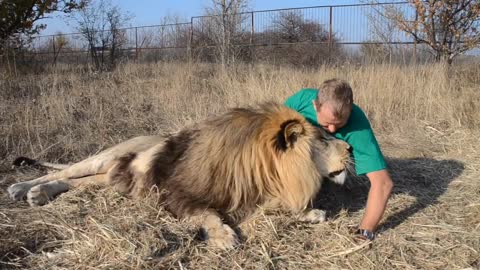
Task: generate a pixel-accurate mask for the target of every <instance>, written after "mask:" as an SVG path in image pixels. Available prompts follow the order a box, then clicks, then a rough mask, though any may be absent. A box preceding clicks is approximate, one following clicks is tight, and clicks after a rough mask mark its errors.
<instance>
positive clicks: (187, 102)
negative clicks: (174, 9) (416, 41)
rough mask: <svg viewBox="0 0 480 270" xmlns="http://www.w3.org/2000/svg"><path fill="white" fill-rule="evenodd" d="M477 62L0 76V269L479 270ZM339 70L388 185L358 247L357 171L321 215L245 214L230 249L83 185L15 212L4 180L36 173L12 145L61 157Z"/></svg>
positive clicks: (20, 205) (360, 199) (146, 206)
mask: <svg viewBox="0 0 480 270" xmlns="http://www.w3.org/2000/svg"><path fill="white" fill-rule="evenodd" d="M479 74H480V67H478V66H468V67H456V68H453V69H452V70H449V71H447V70H446V69H445V68H444V67H442V66H440V65H439V66H428V67H427V66H425V67H416V68H413V67H395V66H366V67H353V66H345V67H337V68H327V67H325V68H320V69H317V70H299V69H291V68H280V67H272V66H260V65H259V66H255V67H249V66H242V67H237V68H236V69H234V70H229V71H227V72H225V71H219V70H217V69H215V68H214V67H212V66H206V65H193V66H190V65H186V64H158V65H133V64H130V65H126V66H123V67H120V68H118V69H117V70H116V71H115V72H112V73H103V74H95V73H91V72H86V71H84V70H81V69H78V70H71V69H68V68H66V67H57V69H55V70H47V71H46V72H45V73H43V74H41V75H24V76H17V77H14V76H12V75H6V74H4V73H2V74H1V75H0V140H1V142H0V157H1V159H0V268H2V269H3V268H5V269H9V268H19V269H170V268H173V269H478V268H479V267H480V259H479V258H480V182H479V178H480V151H479V150H478V149H477V147H478V145H479V139H478V138H479V137H480V76H479ZM332 77H339V78H343V79H346V80H348V81H350V82H351V84H352V86H353V87H354V95H355V101H356V103H358V104H359V105H360V106H361V107H363V109H364V110H365V111H366V113H367V115H368V117H369V118H370V120H371V121H372V125H373V126H374V130H375V132H376V135H377V137H378V140H379V142H380V145H381V147H382V149H383V151H384V154H385V156H386V157H387V160H388V164H389V167H390V171H391V174H392V176H393V179H394V182H395V189H394V193H393V195H392V197H391V199H390V201H389V207H388V210H387V212H386V214H385V218H384V220H383V222H382V223H381V226H380V235H379V236H378V238H377V239H376V240H375V241H374V243H373V245H372V246H371V248H368V247H358V246H357V245H356V244H355V243H354V242H352V241H351V239H350V235H349V228H350V226H355V225H357V224H358V223H359V221H360V218H361V217H362V214H363V207H364V205H365V199H366V196H367V192H368V181H366V180H365V179H362V178H352V179H349V181H348V182H347V185H346V186H344V187H338V186H335V185H333V184H327V185H325V186H324V189H323V190H322V192H321V194H320V195H319V198H318V201H317V203H316V204H317V205H318V206H319V207H321V208H323V209H326V210H327V212H328V221H327V222H325V223H322V224H317V225H306V224H302V223H298V222H296V221H295V220H293V219H292V218H290V217H289V216H288V215H283V214H282V213H263V212H261V211H260V212H259V213H258V214H257V215H256V216H255V217H254V218H252V219H251V220H250V221H249V222H247V223H245V224H243V225H242V226H241V228H240V229H241V231H242V233H243V241H242V245H241V246H240V247H239V248H237V249H235V250H232V251H229V252H220V251H217V250H212V249H210V248H209V247H207V246H206V245H205V243H204V242H203V241H201V239H200V237H199V235H198V233H197V230H196V228H193V227H192V226H189V224H185V223H182V222H180V221H177V220H175V219H173V218H172V217H171V216H170V215H169V214H168V213H166V212H164V211H162V210H161V209H159V208H158V207H157V205H156V201H155V198H154V197H152V198H146V199H144V200H141V201H133V200H130V199H128V198H124V197H122V196H121V195H119V194H115V193H114V192H112V191H110V190H108V189H102V188H99V187H95V186H88V187H85V188H82V189H80V190H76V191H72V192H68V193H65V194H62V195H60V196H59V197H58V198H57V200H55V201H54V202H52V203H50V204H48V205H46V206H43V207H36V208H30V207H28V205H27V204H26V203H25V202H13V201H11V200H10V199H9V198H8V196H7V194H6V188H7V187H8V186H9V185H10V184H12V183H15V182H18V181H23V180H27V179H31V178H33V177H35V176H38V175H41V174H43V173H45V172H44V171H42V170H41V169H38V168H22V169H16V170H13V169H11V167H10V164H11V162H12V160H13V159H14V158H15V157H16V156H18V155H26V156H30V157H34V158H40V159H43V160H48V161H55V162H64V163H68V162H74V161H76V160H79V159H83V158H85V157H87V156H89V155H92V154H95V153H97V152H98V151H101V150H103V149H105V148H106V147H108V146H111V145H113V144H115V143H118V142H120V141H122V140H125V139H127V138H130V137H133V136H136V135H142V134H153V133H159V132H164V131H171V130H174V129H177V128H179V127H181V126H182V125H184V124H185V123H188V122H192V121H196V120H198V119H202V118H204V117H206V116H207V115H208V114H211V113H218V112H221V111H223V110H224V109H225V108H227V107H231V106H238V105H245V104H250V103H252V102H257V101H263V100H272V99H273V100H277V101H283V100H284V99H285V98H286V97H287V96H289V95H290V94H293V93H294V91H296V90H298V89H300V88H302V87H315V86H318V85H319V83H320V82H321V81H323V80H325V79H328V78H332Z"/></svg>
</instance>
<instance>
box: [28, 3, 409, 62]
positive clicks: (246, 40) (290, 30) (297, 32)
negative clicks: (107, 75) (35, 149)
mask: <svg viewBox="0 0 480 270" xmlns="http://www.w3.org/2000/svg"><path fill="white" fill-rule="evenodd" d="M387 6H395V8H397V9H400V10H402V12H403V13H404V14H406V15H407V16H411V17H412V18H413V16H415V11H414V9H413V8H412V7H411V5H409V4H408V2H391V3H382V4H354V5H331V6H313V7H298V8H288V9H275V10H260V11H251V12H245V13H239V14H234V15H229V20H230V21H233V22H235V23H234V24H233V25H231V26H229V27H231V29H229V32H228V33H229V34H231V35H230V36H229V37H228V38H229V42H231V44H232V45H233V46H237V47H245V46H247V47H271V46H286V45H293V44H319V45H318V46H320V45H321V44H323V45H325V46H329V47H331V46H332V44H335V45H336V46H338V45H362V44H390V45H412V44H415V42H414V40H413V39H412V38H410V37H409V36H407V35H405V34H404V33H403V32H401V31H399V30H398V29H394V28H391V29H387V28H386V27H388V23H387V22H386V21H382V18H381V16H379V13H378V12H379V9H381V8H384V7H387ZM219 16H220V15H216V16H195V17H191V19H190V22H184V23H177V24H164V25H150V26H137V27H130V28H123V29H119V30H118V33H117V34H120V35H119V36H120V37H121V39H122V40H121V42H119V43H118V44H117V45H118V46H116V47H117V48H116V50H117V51H118V52H120V53H122V54H123V55H124V56H125V57H127V58H133V59H135V60H137V59H139V58H140V57H141V56H142V54H145V53H147V54H149V53H150V52H152V51H172V50H173V51H177V52H176V53H172V52H170V53H163V54H164V55H162V53H159V54H160V56H159V57H160V58H162V59H163V58H164V57H165V54H167V56H166V57H168V58H176V57H180V58H182V57H183V58H184V57H191V53H192V51H199V50H207V49H208V48H212V47H218V46H219V42H218V40H215V39H216V38H217V37H218V33H212V29H217V28H218V19H219V18H220V17H219ZM216 27H217V28H216ZM382 31H383V32H382ZM95 34H96V35H98V36H99V38H98V39H97V40H94V41H93V43H92V41H89V40H87V39H86V38H85V37H84V35H83V34H82V33H70V34H58V35H47V36H37V37H34V38H33V40H32V42H31V43H30V44H29V46H28V47H27V50H26V52H27V54H29V55H33V56H35V55H38V56H42V57H41V58H43V59H44V60H48V59H50V61H51V62H53V63H55V62H57V61H61V59H62V57H63V58H65V57H67V56H69V55H70V56H72V55H79V54H82V55H83V54H87V55H88V54H93V53H95V52H101V54H102V57H103V55H106V56H108V51H109V50H111V49H112V48H111V47H110V46H108V44H105V42H102V40H103V39H102V37H104V36H108V35H109V34H111V32H109V31H102V32H100V31H98V32H95ZM222 38H223V40H225V38H226V37H225V33H223V36H222ZM178 51H180V52H178ZM76 57H77V62H78V60H79V56H76Z"/></svg>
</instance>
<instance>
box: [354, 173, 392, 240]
mask: <svg viewBox="0 0 480 270" xmlns="http://www.w3.org/2000/svg"><path fill="white" fill-rule="evenodd" d="M367 177H368V179H369V180H370V191H369V192H368V199H367V207H366V208H365V214H364V215H363V219H362V222H361V223H360V229H364V230H369V231H372V232H373V231H375V229H376V228H377V225H378V223H379V222H380V220H381V219H382V216H383V213H384V212H385V208H386V206H387V201H388V198H389V197H390V193H391V192H392V188H393V182H392V179H391V178H390V175H389V174H388V172H387V170H386V169H384V170H379V171H375V172H371V173H367Z"/></svg>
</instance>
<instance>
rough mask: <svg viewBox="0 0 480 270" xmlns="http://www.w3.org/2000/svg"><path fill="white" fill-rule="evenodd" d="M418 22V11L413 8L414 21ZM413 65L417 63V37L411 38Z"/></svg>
mask: <svg viewBox="0 0 480 270" xmlns="http://www.w3.org/2000/svg"><path fill="white" fill-rule="evenodd" d="M417 22H418V11H417V9H415V23H417ZM415 36H417V28H416V27H415ZM413 65H417V39H416V38H413Z"/></svg>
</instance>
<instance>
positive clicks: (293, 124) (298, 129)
mask: <svg viewBox="0 0 480 270" xmlns="http://www.w3.org/2000/svg"><path fill="white" fill-rule="evenodd" d="M304 132H305V128H304V127H303V125H302V124H301V123H299V122H298V121H296V120H292V121H288V122H285V123H284V124H283V125H282V133H283V138H282V139H283V141H284V142H285V148H290V147H292V146H293V145H294V144H295V143H296V142H297V139H298V137H300V136H301V135H302V134H303V133H304Z"/></svg>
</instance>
